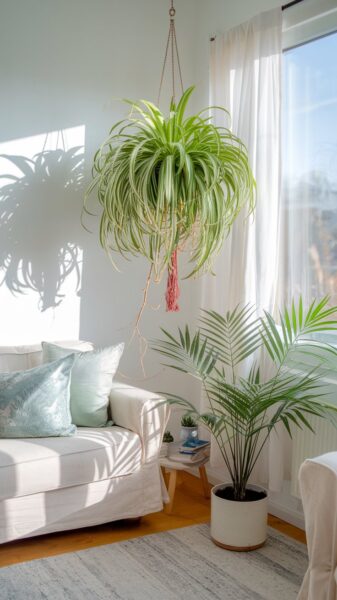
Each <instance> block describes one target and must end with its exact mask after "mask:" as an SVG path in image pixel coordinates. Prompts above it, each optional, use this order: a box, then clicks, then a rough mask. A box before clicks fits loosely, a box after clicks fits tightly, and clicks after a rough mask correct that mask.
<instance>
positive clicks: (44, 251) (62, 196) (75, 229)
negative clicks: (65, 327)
mask: <svg viewBox="0 0 337 600" xmlns="http://www.w3.org/2000/svg"><path fill="white" fill-rule="evenodd" d="M1 158H2V159H6V161H8V171H11V172H12V173H13V171H14V170H15V171H16V172H18V173H19V174H17V175H13V174H6V175H1V176H0V177H1V180H2V181H5V184H4V185H3V186H2V187H0V273H1V275H0V276H1V280H0V286H1V285H4V284H5V285H6V286H7V287H8V289H9V290H10V291H11V292H12V293H13V294H14V295H16V294H24V293H27V291H28V290H29V289H30V290H33V291H35V292H37V294H38V295H39V300H40V302H39V308H40V310H41V312H42V311H45V310H47V309H48V308H55V307H57V306H59V304H60V303H61V302H62V299H63V297H64V294H63V293H62V290H61V288H62V285H63V283H64V282H65V280H66V279H67V277H68V276H69V275H70V274H73V273H74V274H75V281H76V284H75V285H76V291H77V292H78V290H79V287H80V283H81V254H82V253H81V243H80V241H81V235H82V231H81V226H80V224H79V214H80V206H81V202H82V196H83V187H82V184H83V167H84V153H83V148H82V147H81V146H77V147H73V148H70V149H69V150H62V149H56V150H45V151H42V152H39V153H38V154H36V155H35V156H34V157H33V158H28V157H26V156H19V155H4V154H2V155H1ZM1 180H0V181H1ZM7 181H8V183H7ZM0 185H1V183H0Z"/></svg>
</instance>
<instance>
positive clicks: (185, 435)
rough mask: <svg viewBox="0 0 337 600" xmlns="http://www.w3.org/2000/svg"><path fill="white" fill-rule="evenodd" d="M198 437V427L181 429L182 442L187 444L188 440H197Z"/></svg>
mask: <svg viewBox="0 0 337 600" xmlns="http://www.w3.org/2000/svg"><path fill="white" fill-rule="evenodd" d="M197 437H198V426H196V427H184V426H182V427H181V430H180V439H181V441H182V442H186V440H189V439H192V440H195V439H196V438H197Z"/></svg>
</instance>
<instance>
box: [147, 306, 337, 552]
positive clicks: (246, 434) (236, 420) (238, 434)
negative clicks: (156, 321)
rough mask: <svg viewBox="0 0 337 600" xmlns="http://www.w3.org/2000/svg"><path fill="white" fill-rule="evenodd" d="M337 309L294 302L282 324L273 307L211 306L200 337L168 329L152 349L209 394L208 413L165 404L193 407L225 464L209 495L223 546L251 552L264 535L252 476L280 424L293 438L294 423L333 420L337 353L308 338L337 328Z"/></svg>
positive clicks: (175, 399) (172, 398)
mask: <svg viewBox="0 0 337 600" xmlns="http://www.w3.org/2000/svg"><path fill="white" fill-rule="evenodd" d="M336 312H337V306H333V307H328V298H327V297H325V298H323V299H322V300H320V301H316V300H315V301H313V302H312V303H311V305H310V306H309V308H308V309H307V310H304V308H303V303H302V299H300V300H299V302H298V303H297V304H295V303H294V302H293V303H292V306H291V308H290V310H288V309H287V308H285V309H284V311H283V312H281V313H280V314H279V319H278V324H276V321H275V320H274V318H273V317H272V316H271V315H270V314H269V313H268V312H264V316H263V317H262V318H257V317H256V316H255V314H256V313H255V309H254V308H253V307H249V306H244V307H242V306H241V307H240V305H238V306H237V307H236V308H234V310H232V311H228V312H227V313H226V314H225V315H221V314H219V313H217V312H215V311H208V310H206V311H203V313H202V316H201V318H200V326H199V328H198V329H197V331H196V332H195V333H194V334H192V333H191V332H190V329H189V327H188V326H186V328H185V329H184V330H181V329H179V334H178V335H177V336H176V337H175V336H174V335H172V334H171V333H168V332H166V331H165V330H163V333H164V336H165V338H164V339H163V340H158V341H157V342H155V344H154V348H155V349H156V350H157V351H158V352H160V353H161V354H162V355H163V356H165V358H166V359H172V360H173V363H169V364H168V365H167V366H169V367H172V368H174V369H178V370H179V371H180V372H181V371H183V372H185V373H187V374H189V375H192V376H194V377H197V378H199V379H200V381H201V384H202V387H203V391H204V393H205V395H206V397H207V398H208V404H209V410H206V411H204V412H199V411H198V410H197V408H196V407H195V406H193V404H191V403H190V402H188V401H187V400H185V399H183V398H182V397H180V396H177V395H172V394H167V395H166V398H167V402H169V403H171V404H178V405H179V406H181V407H183V408H185V410H186V409H187V410H188V411H189V414H190V415H191V416H193V417H194V419H195V420H196V421H198V422H199V423H202V424H203V425H205V426H206V427H207V428H208V429H209V431H210V432H211V433H212V434H213V437H214V440H215V441H216V443H217V444H218V447H219V449H220V452H221V455H222V457H223V460H224V463H225V465H226V467H227V471H228V481H227V482H225V483H223V484H220V485H217V486H215V487H214V488H213V489H212V495H211V509H212V512H211V536H212V539H213V541H214V542H215V543H216V544H218V545H219V546H222V547H224V548H227V549H232V550H253V549H255V548H258V547H260V546H262V545H263V544H264V542H265V540H266V536H267V508H268V504H267V492H266V491H265V490H264V489H262V488H259V487H258V486H254V485H251V484H250V478H251V475H252V472H253V469H254V466H255V465H256V463H257V461H258V459H259V456H260V455H261V452H262V450H263V448H264V447H265V444H266V443H267V441H268V439H269V436H270V433H271V431H272V430H273V428H274V427H275V426H276V425H277V424H281V425H283V426H284V427H285V429H286V431H287V432H288V434H289V435H290V436H291V435H292V429H293V428H294V427H301V428H303V427H307V428H309V429H311V430H312V426H311V423H310V417H311V416H316V417H322V418H330V419H331V420H332V422H335V415H336V410H337V408H336V406H334V405H332V404H329V403H327V402H325V401H324V399H323V396H325V393H326V390H325V389H324V384H323V383H322V379H321V378H322V374H323V373H324V370H326V369H327V368H328V356H329V355H330V356H331V354H333V355H334V356H335V357H337V350H336V348H334V347H332V346H330V345H329V344H326V343H324V342H318V341H314V340H312V339H310V336H311V335H312V334H316V333H320V332H322V331H325V332H331V331H336V330H337V320H336V319H335V318H334V315H335V314H336ZM262 352H264V354H265V356H266V358H268V357H269V361H270V362H271V363H272V365H273V367H274V369H273V374H272V376H271V377H269V378H265V377H262V375H261V369H260V366H259V364H262V362H261V353H262ZM248 358H249V359H250V365H251V366H250V369H249V370H248V369H247V375H246V377H243V376H241V375H240V374H239V373H238V367H239V366H240V367H241V369H242V367H243V366H244V365H243V364H242V363H244V361H246V360H247V359H248ZM308 361H309V365H310V364H311V365H312V364H314V366H308ZM245 364H246V363H245ZM270 366H271V365H270ZM241 372H242V371H241Z"/></svg>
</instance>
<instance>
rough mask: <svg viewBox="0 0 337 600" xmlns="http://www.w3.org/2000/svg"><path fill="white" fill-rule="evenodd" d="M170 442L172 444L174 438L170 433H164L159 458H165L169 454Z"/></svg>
mask: <svg viewBox="0 0 337 600" xmlns="http://www.w3.org/2000/svg"><path fill="white" fill-rule="evenodd" d="M172 442H174V437H173V435H172V433H171V432H170V431H165V433H164V435H163V441H162V444H161V449H160V453H159V457H160V458H166V456H167V455H168V454H169V445H170V444H171V443H172Z"/></svg>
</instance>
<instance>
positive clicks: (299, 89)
mask: <svg viewBox="0 0 337 600" xmlns="http://www.w3.org/2000/svg"><path fill="white" fill-rule="evenodd" d="M283 65H284V68H283V77H284V81H283V173H284V177H285V179H290V181H291V182H292V183H295V182H296V181H298V179H300V178H302V177H303V176H304V175H306V174H307V173H309V172H312V171H316V172H317V171H318V172H320V173H322V175H323V176H326V177H327V178H328V179H329V181H330V184H331V186H332V187H333V188H334V189H337V33H333V34H330V35H327V36H325V37H322V38H319V39H317V40H314V41H311V42H309V43H307V44H303V45H302V46H298V47H296V48H293V49H291V50H287V51H286V52H285V53H284V63H283Z"/></svg>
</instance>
